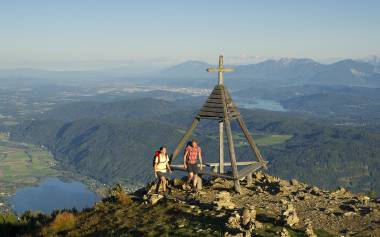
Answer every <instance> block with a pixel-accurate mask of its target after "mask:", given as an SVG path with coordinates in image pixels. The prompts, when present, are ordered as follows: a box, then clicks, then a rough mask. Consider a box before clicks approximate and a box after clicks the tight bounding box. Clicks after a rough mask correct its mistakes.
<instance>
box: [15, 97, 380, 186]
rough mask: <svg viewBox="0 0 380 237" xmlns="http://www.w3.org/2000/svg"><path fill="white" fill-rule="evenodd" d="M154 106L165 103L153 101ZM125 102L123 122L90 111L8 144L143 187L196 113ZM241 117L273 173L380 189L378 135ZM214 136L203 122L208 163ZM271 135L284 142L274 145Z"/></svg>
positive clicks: (18, 135)
mask: <svg viewBox="0 0 380 237" xmlns="http://www.w3.org/2000/svg"><path fill="white" fill-rule="evenodd" d="M117 103H121V102H117ZM152 103H158V104H161V103H162V101H161V102H160V101H154V100H152ZM126 104H129V105H128V106H132V108H131V110H128V108H129V107H128V106H125V107H124V106H123V108H124V109H125V110H127V111H124V112H123V114H125V118H123V117H122V116H120V117H117V119H112V118H106V117H104V118H103V119H96V118H94V117H96V114H97V113H92V112H90V113H88V114H93V115H94V117H92V118H91V116H88V118H85V119H78V120H75V121H63V120H61V121H59V120H53V119H44V120H36V121H25V122H23V123H20V124H19V125H18V126H16V127H14V128H13V130H12V134H11V135H12V139H15V140H19V141H27V142H31V143H35V144H41V145H44V146H46V147H48V148H49V149H50V150H51V151H52V152H53V153H54V155H55V157H56V159H58V160H60V161H61V164H62V165H63V166H65V167H69V168H71V169H75V170H77V171H78V172H81V173H83V174H86V175H90V176H92V177H95V178H97V179H99V180H102V181H103V182H107V183H112V182H118V181H122V182H126V183H129V184H132V183H134V184H142V183H144V182H146V181H147V180H149V179H151V178H152V170H151V157H152V154H153V152H154V150H155V149H157V148H158V147H159V146H161V145H162V144H166V145H167V146H168V148H169V150H172V149H173V148H174V146H175V145H176V144H177V142H178V140H179V138H180V137H181V135H182V134H183V132H184V131H185V129H186V128H187V126H188V125H189V123H190V122H191V120H192V118H193V116H194V115H195V113H196V111H195V110H191V109H189V110H185V109H186V108H183V109H181V110H177V111H174V112H173V111H172V107H170V106H168V107H165V106H163V107H161V108H160V112H157V114H152V113H151V112H150V110H149V109H147V110H144V109H143V108H144V106H147V104H146V100H145V99H143V100H141V103H140V100H134V103H130V102H126ZM80 106H82V105H80ZM71 107H72V109H73V110H74V111H78V109H77V108H75V106H73V105H72V106H71ZM108 107H109V108H112V106H108ZM139 107H140V112H139V113H137V112H133V113H131V114H133V115H134V116H133V117H134V119H130V115H129V114H130V113H129V112H128V111H134V109H135V108H139ZM88 110H89V111H91V108H88ZM57 111H58V112H59V110H57ZM144 111H146V112H145V113H144ZM58 114H59V113H58ZM66 114H75V113H73V112H70V111H67V112H66ZM118 114H120V113H118ZM242 114H243V117H244V119H245V120H246V123H247V126H248V128H249V130H250V131H251V132H252V133H253V134H254V136H255V138H256V139H257V140H258V144H259V147H260V148H261V150H262V151H263V153H264V155H265V157H266V158H267V159H268V160H269V161H270V164H269V171H270V173H272V174H274V175H277V176H280V177H284V178H292V177H295V178H299V179H300V180H302V181H307V182H308V183H311V184H318V185H319V186H321V187H327V188H335V187H337V186H345V187H349V188H351V189H353V190H354V191H370V190H375V191H377V192H378V193H379V192H380V186H379V185H378V183H380V175H379V174H378V173H377V172H376V169H377V168H378V167H380V159H379V158H380V157H379V154H380V151H379V148H378V144H380V133H379V132H374V131H375V130H374V131H366V130H365V129H364V128H362V129H359V128H357V129H354V128H350V127H344V126H337V125H334V124H331V123H329V122H327V121H320V120H315V119H314V120H313V119H310V118H309V117H307V116H305V115H302V116H301V115H297V114H294V113H293V114H291V113H280V112H268V111H262V110H242ZM49 116H52V117H54V114H50V115H49ZM58 116H59V115H58ZM74 117H75V116H73V117H71V119H73V118H74ZM79 117H82V116H79ZM216 131H217V124H216V122H213V121H206V122H201V123H200V126H199V128H198V129H197V130H196V132H195V135H194V137H196V138H198V139H199V140H200V143H201V145H202V147H203V148H204V153H205V160H206V162H209V161H215V160H216V157H217V155H216V154H217V146H216V145H217V136H216V135H217V134H216ZM233 131H234V134H235V138H236V148H237V155H238V159H239V160H247V159H252V153H251V152H249V149H248V146H247V143H246V142H244V139H242V135H241V133H239V130H238V127H237V125H236V124H235V123H233ZM273 135H275V136H280V137H281V136H282V137H285V139H283V140H282V141H280V142H278V141H272V140H273ZM289 138H290V139H289Z"/></svg>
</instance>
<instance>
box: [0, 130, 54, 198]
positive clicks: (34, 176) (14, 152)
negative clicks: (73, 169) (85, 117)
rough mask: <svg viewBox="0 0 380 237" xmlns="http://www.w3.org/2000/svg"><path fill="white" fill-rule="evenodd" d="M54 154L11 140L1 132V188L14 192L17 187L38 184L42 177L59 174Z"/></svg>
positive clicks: (6, 191)
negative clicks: (55, 167)
mask: <svg viewBox="0 0 380 237" xmlns="http://www.w3.org/2000/svg"><path fill="white" fill-rule="evenodd" d="M54 165H55V161H54V159H53V157H52V155H51V154H50V153H49V152H48V151H47V150H45V149H42V148H40V147H37V146H34V145H30V144H23V143H15V142H11V141H9V140H8V139H7V136H6V135H5V134H0V189H1V192H3V193H4V192H5V193H12V192H14V191H15V189H16V188H18V187H22V186H29V185H33V184H37V183H38V181H39V179H40V178H43V177H47V176H57V175H58V171H56V170H55V169H53V166H54Z"/></svg>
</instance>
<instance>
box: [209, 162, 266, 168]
mask: <svg viewBox="0 0 380 237" xmlns="http://www.w3.org/2000/svg"><path fill="white" fill-rule="evenodd" d="M258 163H259V162H257V161H237V162H236V165H237V166H244V165H255V164H258ZM203 165H205V166H210V167H214V166H219V163H217V162H212V163H204V164H203ZM224 166H231V163H225V164H224Z"/></svg>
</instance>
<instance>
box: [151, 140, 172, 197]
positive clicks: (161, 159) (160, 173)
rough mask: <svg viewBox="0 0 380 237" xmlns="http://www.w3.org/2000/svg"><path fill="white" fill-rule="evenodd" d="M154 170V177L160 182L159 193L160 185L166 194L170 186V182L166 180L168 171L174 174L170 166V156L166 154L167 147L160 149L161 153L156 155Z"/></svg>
mask: <svg viewBox="0 0 380 237" xmlns="http://www.w3.org/2000/svg"><path fill="white" fill-rule="evenodd" d="M153 170H154V176H155V177H156V178H158V180H159V183H158V186H157V191H158V190H159V188H160V185H162V191H163V192H166V187H167V184H168V181H167V180H166V171H170V173H171V172H172V170H171V169H170V165H169V156H168V154H167V153H166V147H164V146H162V147H160V151H159V152H157V154H156V155H155V157H154V166H153Z"/></svg>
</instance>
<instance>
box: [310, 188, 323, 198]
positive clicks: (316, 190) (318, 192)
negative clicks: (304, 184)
mask: <svg viewBox="0 0 380 237" xmlns="http://www.w3.org/2000/svg"><path fill="white" fill-rule="evenodd" d="M310 194H312V195H314V196H321V195H322V192H321V190H320V189H319V188H317V187H313V188H312V189H311V190H310Z"/></svg>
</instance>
